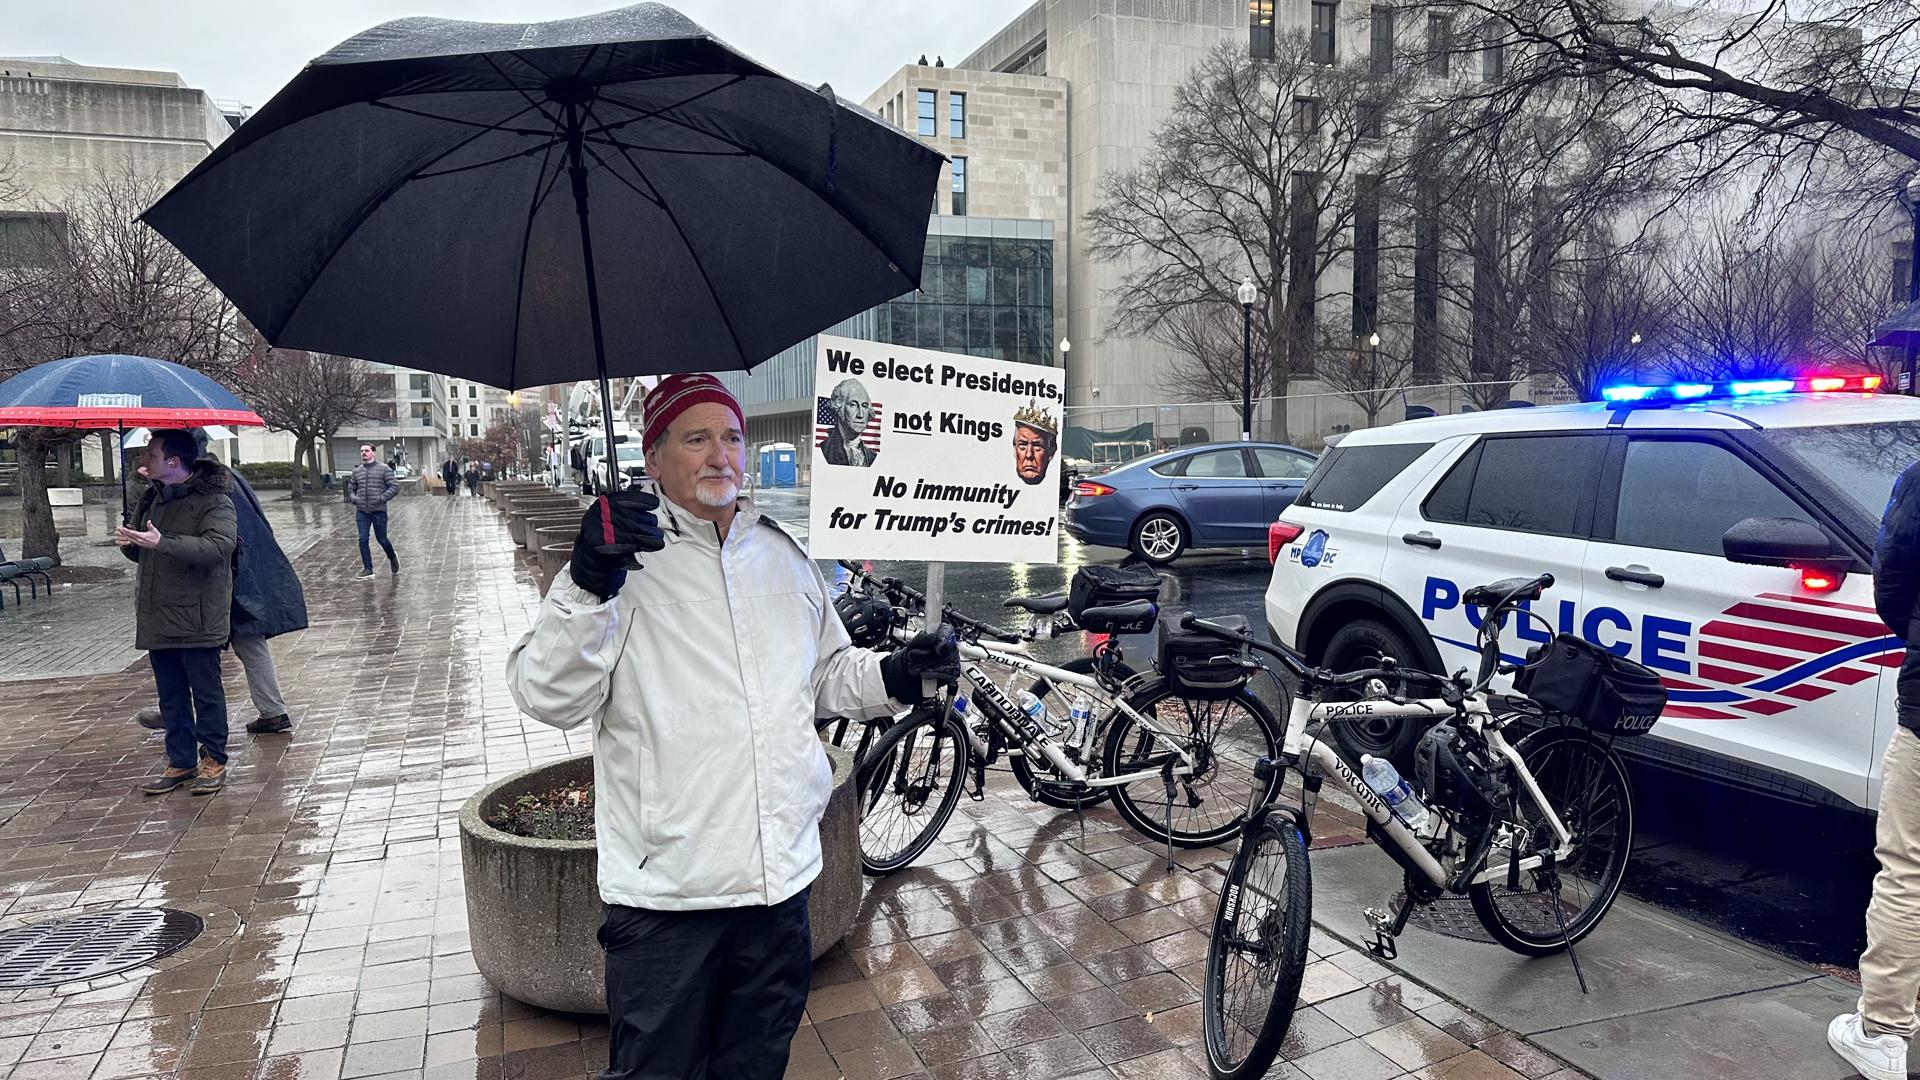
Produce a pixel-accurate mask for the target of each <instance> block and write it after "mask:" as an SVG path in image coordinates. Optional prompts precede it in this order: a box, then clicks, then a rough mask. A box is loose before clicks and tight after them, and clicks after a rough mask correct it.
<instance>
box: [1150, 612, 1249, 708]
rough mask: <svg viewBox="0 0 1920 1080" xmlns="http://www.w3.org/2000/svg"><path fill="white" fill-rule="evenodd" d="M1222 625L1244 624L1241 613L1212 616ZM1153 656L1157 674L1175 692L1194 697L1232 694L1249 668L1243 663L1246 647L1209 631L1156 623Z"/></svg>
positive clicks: (1216, 698)
mask: <svg viewBox="0 0 1920 1080" xmlns="http://www.w3.org/2000/svg"><path fill="white" fill-rule="evenodd" d="M1213 621H1214V622H1217V623H1219V624H1221V625H1222V626H1231V627H1235V628H1237V629H1240V630H1245V629H1246V628H1247V620H1246V616H1244V615H1232V616H1228V617H1226V618H1221V619H1215V620H1213ZM1159 646H1160V647H1159V652H1158V656H1157V659H1158V661H1159V666H1160V674H1161V676H1162V677H1163V678H1165V679H1166V680H1167V682H1168V683H1170V684H1172V686H1173V690H1174V693H1176V694H1177V695H1178V696H1180V697H1183V698H1187V699H1190V700H1196V701H1219V700H1223V699H1225V698H1230V697H1233V696H1234V695H1235V694H1238V693H1239V692H1240V688H1241V687H1243V686H1245V685H1247V680H1248V679H1249V678H1251V677H1252V675H1253V669H1252V668H1251V667H1250V666H1249V665H1248V663H1247V648H1246V646H1244V645H1236V644H1234V643H1233V642H1231V641H1222V640H1220V639H1219V638H1217V637H1214V636H1213V635H1211V634H1202V633H1197V632H1195V631H1191V630H1177V629H1175V628H1173V627H1172V626H1171V625H1169V624H1167V623H1161V624H1160V642H1159Z"/></svg>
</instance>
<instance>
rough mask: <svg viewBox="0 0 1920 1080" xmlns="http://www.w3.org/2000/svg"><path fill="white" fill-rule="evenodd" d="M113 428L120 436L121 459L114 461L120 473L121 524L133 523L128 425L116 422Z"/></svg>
mask: <svg viewBox="0 0 1920 1080" xmlns="http://www.w3.org/2000/svg"><path fill="white" fill-rule="evenodd" d="M113 430H114V431H115V432H117V433H118V434H119V438H120V460H119V461H117V462H115V463H114V464H115V466H116V467H117V471H118V472H119V473H120V524H122V525H131V524H133V509H132V508H131V507H129V506H128V505H127V427H126V425H125V424H115V425H114V427H113Z"/></svg>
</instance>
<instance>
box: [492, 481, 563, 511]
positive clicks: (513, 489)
mask: <svg viewBox="0 0 1920 1080" xmlns="http://www.w3.org/2000/svg"><path fill="white" fill-rule="evenodd" d="M488 494H489V496H490V497H491V498H492V499H493V505H494V508H495V509H497V510H499V511H500V512H501V513H510V512H511V511H512V510H513V504H514V502H515V501H517V500H520V499H550V498H552V497H553V496H554V495H556V494H557V492H555V491H554V490H553V489H552V488H549V487H547V486H546V485H545V484H533V483H525V482H519V483H515V484H514V485H512V486H510V487H509V486H503V485H500V484H495V485H494V486H493V488H492V489H491V491H490V492H489V493H488Z"/></svg>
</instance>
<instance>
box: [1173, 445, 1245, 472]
mask: <svg viewBox="0 0 1920 1080" xmlns="http://www.w3.org/2000/svg"><path fill="white" fill-rule="evenodd" d="M1180 475H1182V476H1185V477H1187V478H1188V479H1192V478H1193V477H1196V476H1202V477H1213V478H1215V479H1225V478H1232V479H1239V478H1241V477H1244V476H1246V475H1247V459H1246V458H1245V457H1243V456H1242V455H1241V453H1240V451H1238V450H1209V451H1207V452H1206V453H1204V454H1195V455H1193V456H1192V457H1190V458H1188V459H1187V471H1186V472H1184V473H1181V474H1180Z"/></svg>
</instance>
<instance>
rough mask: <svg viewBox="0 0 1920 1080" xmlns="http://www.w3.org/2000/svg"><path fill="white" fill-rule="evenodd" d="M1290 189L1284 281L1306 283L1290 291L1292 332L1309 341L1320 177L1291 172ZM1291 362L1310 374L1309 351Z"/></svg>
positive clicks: (1314, 281) (1310, 335)
mask: <svg viewBox="0 0 1920 1080" xmlns="http://www.w3.org/2000/svg"><path fill="white" fill-rule="evenodd" d="M1292 188H1293V190H1292V193H1291V198H1292V202H1291V204H1290V205H1289V206H1288V209H1287V217H1288V229H1287V280H1288V281H1289V282H1304V283H1306V284H1305V286H1304V287H1302V288H1296V289H1295V290H1294V293H1295V296H1296V299H1295V301H1294V307H1293V333H1295V334H1296V335H1299V336H1298V337H1297V339H1296V340H1300V341H1310V340H1312V338H1313V315H1314V311H1313V307H1314V294H1315V293H1316V292H1318V291H1319V290H1318V287H1317V286H1318V281H1317V278H1318V276H1319V275H1318V274H1317V273H1316V269H1315V265H1314V263H1315V259H1314V255H1315V253H1316V252H1317V250H1318V248H1319V243H1320V199H1319V195H1320V177H1319V176H1318V175H1316V174H1314V173H1307V172H1297V173H1294V174H1293V185H1292ZM1295 364H1296V367H1295V370H1296V373H1297V374H1301V375H1307V374H1311V369H1312V365H1313V361H1312V359H1311V354H1310V353H1307V352H1306V351H1305V350H1302V352H1301V355H1300V356H1299V358H1298V359H1297V360H1296V361H1295Z"/></svg>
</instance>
